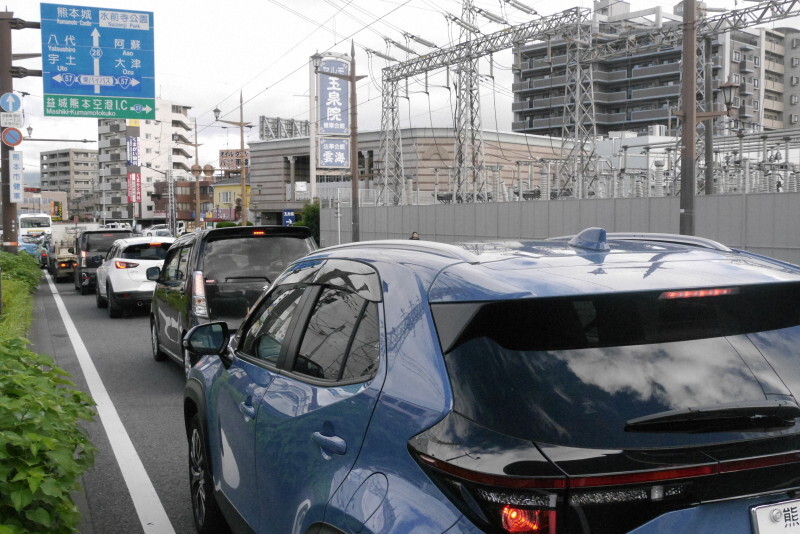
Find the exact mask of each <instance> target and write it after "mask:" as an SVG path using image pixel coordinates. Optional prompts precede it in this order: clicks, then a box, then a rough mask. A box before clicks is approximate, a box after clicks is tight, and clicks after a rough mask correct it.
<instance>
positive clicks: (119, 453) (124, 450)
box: [45, 273, 175, 534]
mask: <svg viewBox="0 0 800 534" xmlns="http://www.w3.org/2000/svg"><path fill="white" fill-rule="evenodd" d="M45 275H46V276H47V283H48V284H49V285H50V292H51V293H52V294H53V298H54V299H55V301H56V306H57V307H58V312H59V313H60V314H61V320H62V321H64V326H65V327H66V329H67V334H68V335H69V339H70V341H71V342H72V347H73V349H74V350H75V355H76V356H77V357H78V363H80V366H81V370H82V371H83V376H84V377H86V384H87V385H88V386H89V393H90V394H91V396H92V398H93V399H94V401H95V402H96V403H97V414H98V415H99V416H100V421H101V422H102V423H103V428H105V430H106V434H108V441H109V442H110V443H111V448H112V450H113V451H114V456H115V457H116V458H117V463H118V464H119V468H120V469H121V470H122V477H123V478H124V479H125V484H126V485H127V486H128V492H129V493H130V495H131V498H132V499H133V505H134V506H135V507H136V513H137V514H138V515H139V521H141V523H142V528H143V529H144V531H145V533H146V534H175V529H173V528H172V523H170V521H169V517H167V513H166V512H165V511H164V506H163V505H162V504H161V501H160V500H159V498H158V494H156V489H155V488H154V487H153V483H152V482H151V481H150V477H148V476H147V471H145V469H144V465H143V464H142V461H141V460H140V459H139V455H138V454H137V453H136V449H135V448H134V447H133V443H132V442H131V439H130V437H128V432H127V431H126V430H125V426H124V425H123V424H122V420H121V419H120V418H119V414H117V409H116V408H114V403H112V402H111V397H110V396H109V395H108V391H106V387H105V385H103V381H102V380H101V379H100V374H99V373H98V372H97V368H96V367H95V366H94V362H93V361H92V357H91V356H90V355H89V351H88V350H86V345H84V344H83V340H82V339H81V336H80V334H78V329H77V328H75V324H74V323H73V322H72V318H71V317H70V316H69V313H68V312H67V308H66V306H64V301H63V300H62V299H61V295H59V293H58V289H56V286H55V284H54V283H53V279H52V278H51V277H50V275H49V274H48V273H45Z"/></svg>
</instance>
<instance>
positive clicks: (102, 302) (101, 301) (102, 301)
mask: <svg viewBox="0 0 800 534" xmlns="http://www.w3.org/2000/svg"><path fill="white" fill-rule="evenodd" d="M94 289H95V291H94V296H95V300H96V302H97V307H98V308H107V307H108V300H107V299H106V298H105V297H104V296H102V295H101V294H100V285H99V284H96V285H95V286H94Z"/></svg>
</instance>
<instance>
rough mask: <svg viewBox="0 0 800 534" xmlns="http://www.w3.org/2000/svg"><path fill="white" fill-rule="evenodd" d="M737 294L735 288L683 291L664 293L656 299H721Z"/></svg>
mask: <svg viewBox="0 0 800 534" xmlns="http://www.w3.org/2000/svg"><path fill="white" fill-rule="evenodd" d="M738 292H739V288H736V287H719V288H715V289H687V290H683V291H665V292H664V293H661V295H660V296H659V297H658V298H659V299H665V300H668V299H693V298H701V297H721V296H724V295H735V294H737V293H738Z"/></svg>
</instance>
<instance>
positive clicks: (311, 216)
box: [294, 201, 319, 244]
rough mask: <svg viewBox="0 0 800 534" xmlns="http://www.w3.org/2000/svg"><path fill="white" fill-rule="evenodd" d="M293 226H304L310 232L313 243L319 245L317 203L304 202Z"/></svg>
mask: <svg viewBox="0 0 800 534" xmlns="http://www.w3.org/2000/svg"><path fill="white" fill-rule="evenodd" d="M294 225H295V226H306V227H307V228H309V229H310V230H311V235H312V236H313V237H314V241H316V242H317V244H319V202H309V201H306V203H305V205H303V211H301V212H300V218H299V219H298V220H296V221H295V223H294Z"/></svg>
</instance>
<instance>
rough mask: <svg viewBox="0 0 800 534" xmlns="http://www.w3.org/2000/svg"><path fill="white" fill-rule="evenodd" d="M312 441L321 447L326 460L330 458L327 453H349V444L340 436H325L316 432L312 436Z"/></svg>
mask: <svg viewBox="0 0 800 534" xmlns="http://www.w3.org/2000/svg"><path fill="white" fill-rule="evenodd" d="M311 439H313V440H314V443H316V444H317V445H319V446H320V448H321V449H322V453H323V456H325V459H326V460H327V459H328V458H329V456H327V455H326V451H329V452H332V453H334V454H345V453H346V452H347V442H346V441H345V440H343V439H342V438H340V437H339V436H323V435H322V434H321V433H320V432H314V433H313V434H311Z"/></svg>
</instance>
